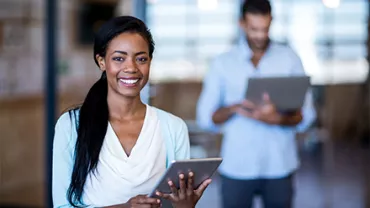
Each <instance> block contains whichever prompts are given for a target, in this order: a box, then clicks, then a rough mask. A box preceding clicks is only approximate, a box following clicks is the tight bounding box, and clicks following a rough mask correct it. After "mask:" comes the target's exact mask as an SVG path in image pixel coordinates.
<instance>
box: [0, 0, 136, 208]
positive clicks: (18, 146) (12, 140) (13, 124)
mask: <svg viewBox="0 0 370 208" xmlns="http://www.w3.org/2000/svg"><path fill="white" fill-rule="evenodd" d="M95 1H97V0H95ZM106 1H111V0H103V2H106ZM130 1H131V0H123V1H121V2H120V4H119V6H118V7H117V11H116V12H117V14H130V13H131V11H132V10H131V5H132V4H131V2H130ZM44 2H45V1H44V0H2V1H0V38H1V39H0V134H1V136H0V143H1V145H0V206H2V205H4V204H18V205H22V206H26V205H27V206H39V207H42V206H44V185H45V178H44V172H45V169H44V161H45V155H44V110H45V109H44V108H45V106H44V103H43V97H42V92H43V76H44V62H45V61H44V48H45V45H44V41H45V35H44V18H45V17H44V16H43V13H44V11H43V9H44V8H45V5H44ZM56 2H58V8H59V9H58V15H59V20H58V28H57V34H58V56H59V60H60V62H59V63H58V66H59V69H58V70H59V71H60V73H59V86H58V88H59V101H58V106H59V107H58V108H59V112H61V111H63V110H64V109H65V108H67V107H69V106H70V105H72V104H76V103H79V102H80V101H82V100H83V98H84V95H85V94H86V92H87V90H88V89H89V87H90V86H91V84H92V83H93V82H94V81H95V80H96V79H97V78H98V76H99V75H100V72H99V70H98V69H97V67H96V65H95V63H94V62H93V60H92V57H93V56H92V49H91V47H83V46H80V45H78V44H77V42H76V38H75V31H76V28H75V26H76V25H75V23H76V20H75V18H76V14H77V12H78V6H77V5H78V4H77V1H76V0H63V1H56ZM66 95H68V96H66Z"/></svg>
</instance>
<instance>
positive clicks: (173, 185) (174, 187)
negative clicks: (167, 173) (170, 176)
mask: <svg viewBox="0 0 370 208" xmlns="http://www.w3.org/2000/svg"><path fill="white" fill-rule="evenodd" d="M168 186H169V187H170V189H171V192H172V194H173V196H176V197H177V196H178V195H179V193H178V190H177V188H176V186H175V184H174V183H173V181H168Z"/></svg>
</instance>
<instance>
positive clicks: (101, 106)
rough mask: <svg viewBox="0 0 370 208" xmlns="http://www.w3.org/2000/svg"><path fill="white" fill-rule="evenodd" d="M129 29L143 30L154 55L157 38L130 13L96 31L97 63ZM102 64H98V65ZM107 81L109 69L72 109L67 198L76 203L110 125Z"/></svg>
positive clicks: (134, 31)
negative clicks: (73, 125)
mask: <svg viewBox="0 0 370 208" xmlns="http://www.w3.org/2000/svg"><path fill="white" fill-rule="evenodd" d="M125 32H130V33H138V34H140V35H141V36H142V37H143V38H144V39H145V40H146V41H147V42H148V47H149V56H150V57H152V56H153V52H154V41H153V38H152V35H151V33H150V32H149V30H148V28H147V27H146V25H145V24H144V23H143V22H142V21H141V20H139V19H137V18H135V17H131V16H121V17H116V18H113V19H111V20H110V21H108V22H106V23H104V24H103V25H102V27H101V28H100V29H99V31H98V32H97V33H96V34H95V42H94V60H95V63H96V64H97V65H98V61H97V59H96V55H99V56H101V57H105V54H106V50H107V47H108V45H109V43H110V41H111V40H112V39H113V38H115V37H116V36H118V35H119V34H122V33H125ZM98 66H99V65H98ZM107 95H108V82H107V76H106V73H105V72H103V74H102V76H101V77H100V79H99V80H98V81H97V82H96V83H95V84H94V85H93V86H92V87H91V89H90V91H89V92H88V93H87V96H86V98H85V101H84V102H83V104H82V106H81V107H80V108H79V109H73V110H70V111H69V115H70V117H74V118H76V117H77V112H78V110H80V112H79V113H80V114H79V119H76V121H77V122H76V123H77V124H76V129H77V142H76V147H75V154H74V160H75V161H74V166H73V172H72V178H71V183H70V185H69V188H68V193H67V195H68V201H69V203H70V204H71V205H72V206H74V207H80V206H81V205H84V203H83V200H82V195H83V190H84V186H85V182H86V178H87V177H88V175H89V173H92V172H94V170H95V169H96V167H97V164H98V160H99V153H100V150H101V147H102V145H103V140H104V137H105V134H106V131H107V126H108V118H109V111H108V103H107Z"/></svg>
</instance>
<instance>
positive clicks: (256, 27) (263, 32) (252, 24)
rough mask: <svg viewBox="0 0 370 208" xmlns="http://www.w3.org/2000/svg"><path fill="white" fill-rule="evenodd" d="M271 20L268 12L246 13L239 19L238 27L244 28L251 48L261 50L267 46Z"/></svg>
mask: <svg viewBox="0 0 370 208" xmlns="http://www.w3.org/2000/svg"><path fill="white" fill-rule="evenodd" d="M271 20H272V17H271V15H270V14H266V15H263V14H251V13H246V14H245V16H244V19H242V20H240V27H241V28H242V29H243V30H244V32H245V34H246V36H247V40H248V43H249V46H250V47H251V49H252V50H263V49H265V48H266V47H267V44H268V39H269V29H270V25H271Z"/></svg>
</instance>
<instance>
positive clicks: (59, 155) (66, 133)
mask: <svg viewBox="0 0 370 208" xmlns="http://www.w3.org/2000/svg"><path fill="white" fill-rule="evenodd" d="M156 110H157V115H158V119H159V122H160V125H161V133H162V136H163V138H164V140H165V145H166V164H167V167H169V165H170V163H171V162H172V161H173V160H184V159H189V158H190V142H189V133H188V128H187V126H186V124H185V122H184V121H183V120H182V119H181V118H179V117H176V116H174V115H172V114H170V113H167V112H165V111H162V110H160V109H156ZM78 115H79V114H77V118H78ZM73 117H74V116H72V118H70V116H69V114H68V112H67V113H64V114H63V115H62V116H61V117H60V118H59V119H58V122H57V124H56V126H55V136H54V145H53V180H52V181H53V182H52V186H53V188H52V192H53V193H52V195H53V203H54V207H72V206H71V205H70V204H69V203H68V200H67V190H68V187H69V184H70V183H71V176H72V170H73V165H74V151H75V145H76V140H77V131H76V128H75V127H76V126H75V125H76V122H77V124H78V121H77V120H76V119H74V118H73ZM107 122H108V121H107ZM123 188H124V187H123ZM153 188H154V187H153Z"/></svg>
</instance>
